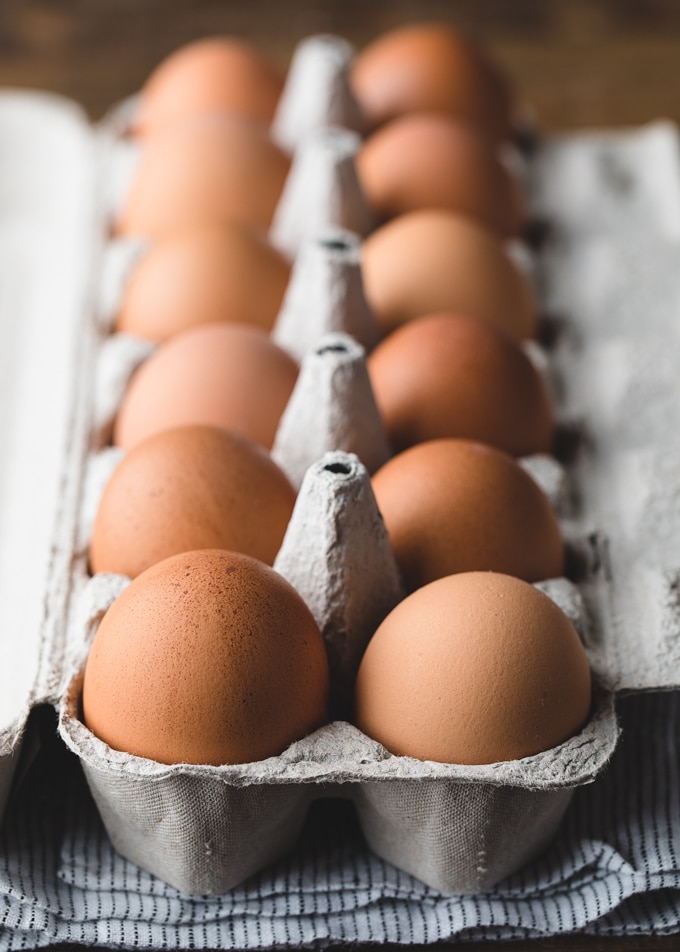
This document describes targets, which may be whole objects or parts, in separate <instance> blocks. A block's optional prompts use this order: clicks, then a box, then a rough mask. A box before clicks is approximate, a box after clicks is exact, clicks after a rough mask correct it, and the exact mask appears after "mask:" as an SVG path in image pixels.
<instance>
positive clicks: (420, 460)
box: [372, 439, 564, 591]
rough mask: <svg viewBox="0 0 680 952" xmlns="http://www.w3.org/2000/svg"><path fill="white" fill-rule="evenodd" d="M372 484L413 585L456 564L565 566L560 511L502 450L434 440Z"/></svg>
mask: <svg viewBox="0 0 680 952" xmlns="http://www.w3.org/2000/svg"><path fill="white" fill-rule="evenodd" d="M372 485H373V491H374V493H375V497H376V500H377V502H378V508H379V509H380V512H381V513H382V516H383V519H384V520H385V526H386V528H387V532H388V535H389V538H390V542H391V544H392V548H393V550H394V554H395V557H396V560H397V564H398V566H399V569H400V571H401V574H402V578H403V580H404V584H405V586H406V588H407V589H408V590H409V591H413V590H414V589H417V588H420V587H421V586H423V585H426V584H427V583H428V582H432V581H434V580H435V579H437V578H441V577H442V576H445V575H453V574H454V573H456V572H471V571H487V570H488V571H493V572H505V573H507V574H508V575H516V576H517V577H518V578H523V579H526V580H527V581H529V582H534V581H539V580H541V579H547V578H555V577H558V576H560V575H562V574H563V571H564V544H563V540H562V533H561V530H560V525H559V522H558V520H557V517H556V515H555V512H554V510H553V508H552V506H551V505H550V502H549V500H548V498H547V496H546V495H545V494H544V493H543V492H542V490H541V489H540V488H539V486H538V484H537V483H536V482H535V481H534V480H533V479H532V477H531V476H530V475H529V474H528V473H527V472H526V471H525V470H524V469H523V468H522V467H521V466H520V465H519V463H518V462H517V461H516V460H515V459H513V458H512V457H511V456H509V455H508V454H507V453H504V452H503V451H502V450H498V449H495V448H494V447H492V446H487V445H486V444H484V443H478V442H475V441H474V440H463V439H441V440H429V441H428V442H427V443H419V444H418V445H417V446H412V447H411V448H410V449H407V450H404V452H403V453H399V454H397V456H393V457H392V459H390V460H388V462H387V463H385V465H384V466H382V467H381V468H380V469H379V470H378V471H377V473H375V474H374V475H373V479H372Z"/></svg>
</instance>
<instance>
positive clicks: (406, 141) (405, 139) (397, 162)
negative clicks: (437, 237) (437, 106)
mask: <svg viewBox="0 0 680 952" xmlns="http://www.w3.org/2000/svg"><path fill="white" fill-rule="evenodd" d="M356 163H357V172H358V175H359V180H360V182H361V185H362V188H363V190H364V194H365V195H366V198H367V200H368V203H369V205H370V206H371V208H372V209H373V211H374V212H375V214H376V217H377V218H378V220H383V221H384V220H387V219H390V218H394V217H395V216H397V215H402V214H404V213H406V212H410V211H416V210H418V209H421V208H449V209H451V210H452V211H457V212H462V213H463V214H466V215H470V216H471V217H473V218H476V219H478V220H479V221H481V222H482V223H483V224H485V225H488V226H489V227H491V228H493V229H494V230H495V231H497V232H498V233H499V234H501V235H508V236H512V235H517V234H519V232H520V231H521V230H522V228H523V226H524V224H525V219H526V210H525V202H524V198H523V196H522V192H521V189H520V186H519V183H518V181H517V180H516V179H515V178H514V176H513V175H512V174H511V172H510V170H509V168H508V167H507V165H506V164H504V163H503V162H502V161H501V158H500V155H499V153H498V151H497V150H496V149H494V148H493V147H491V146H490V145H489V143H488V142H487V141H486V140H485V139H484V137H483V136H482V135H480V134H479V133H478V132H477V131H476V130H475V128H474V127H473V126H471V125H470V124H469V123H466V122H461V121H460V120H456V119H453V118H451V117H449V116H446V115H442V114H438V113H432V112H430V113H425V112H417V113H409V114H408V115H405V116H401V117H399V118H397V119H393V120H392V121H391V122H388V123H386V124H385V125H384V126H382V127H381V128H380V129H378V130H376V131H375V132H374V133H373V134H372V135H371V136H369V137H368V139H367V140H366V141H365V142H364V144H363V146H362V148H361V150H360V151H359V153H358V155H357V159H356Z"/></svg>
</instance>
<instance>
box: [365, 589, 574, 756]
mask: <svg viewBox="0 0 680 952" xmlns="http://www.w3.org/2000/svg"><path fill="white" fill-rule="evenodd" d="M590 702H591V680H590V671H589V667H588V660H587V656H586V653H585V651H584V648H583V646H582V644H581V641H580V639H579V636H578V634H577V632H576V630H575V629H574V627H573V625H572V624H571V622H570V621H569V619H568V618H567V617H566V615H564V614H563V612H562V611H561V610H560V609H559V608H558V607H557V605H556V604H555V603H554V602H553V601H551V599H550V598H548V596H547V595H544V594H543V593H542V592H539V591H538V590H537V589H536V588H534V587H533V586H532V585H529V584H528V583H527V582H524V581H522V580H520V579H517V578H513V577H511V576H507V575H503V574H497V573H494V572H471V573H463V574H460V575H452V576H449V577H447V578H442V579H439V580H438V581H435V582H432V583H431V584H430V585H427V586H425V587H424V588H421V589H419V591H417V592H415V593H414V594H412V595H410V596H409V597H408V598H406V599H405V600H404V601H403V602H401V603H400V604H399V605H397V607H396V608H395V609H393V611H392V612H391V613H390V614H389V615H388V616H387V618H386V619H385V621H384V622H383V623H382V624H381V625H380V627H379V628H378V630H377V631H376V632H375V634H374V636H373V638H372V639H371V641H370V642H369V644H368V647H367V649H366V652H365V654H364V657H363V659H362V662H361V666H360V668H359V673H358V677H357V682H356V695H355V719H356V723H357V724H358V726H359V727H360V728H361V729H362V730H363V731H364V732H365V733H366V734H368V735H369V736H371V737H373V738H374V739H376V740H378V741H380V743H382V744H383V745H384V746H385V747H386V748H387V749H388V750H389V751H391V753H393V754H398V755H403V756H408V757H416V758H418V759H420V760H434V761H439V762H442V763H457V764H487V763H496V762H499V761H504V760H514V759H519V758H522V757H529V756H531V755H533V754H537V753H539V752H541V751H544V750H549V749H551V748H553V747H556V746H557V745H558V744H561V743H562V742H564V741H566V740H567V739H569V738H570V737H572V736H573V735H575V734H576V733H578V731H579V730H580V729H581V728H582V727H583V726H584V724H585V722H586V720H587V718H588V716H589V712H590Z"/></svg>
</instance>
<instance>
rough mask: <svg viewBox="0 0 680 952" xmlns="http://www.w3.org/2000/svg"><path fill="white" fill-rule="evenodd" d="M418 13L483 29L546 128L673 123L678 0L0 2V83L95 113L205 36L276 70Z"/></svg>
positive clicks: (679, 114) (679, 102) (679, 43)
mask: <svg viewBox="0 0 680 952" xmlns="http://www.w3.org/2000/svg"><path fill="white" fill-rule="evenodd" d="M416 17H430V18H440V19H443V20H448V21H451V22H454V23H457V24H459V25H461V26H462V27H464V28H465V29H467V30H469V31H470V32H471V33H473V34H476V35H478V36H479V37H481V38H482V39H483V41H484V42H485V43H486V45H487V46H488V48H489V49H490V51H491V52H492V53H494V54H495V55H496V56H497V58H498V59H499V61H500V62H501V63H502V64H503V65H504V66H505V67H506V68H507V70H508V71H509V72H510V73H511V75H512V76H513V77H514V80H515V83H516V86H517V88H518V90H519V91H520V92H521V94H522V95H523V96H524V98H526V99H527V100H529V101H530V102H531V103H532V104H533V105H534V107H535V109H536V111H537V113H538V115H539V116H540V118H541V122H542V123H543V125H544V126H545V127H546V128H547V129H551V130H552V129H562V128H575V127H579V126H592V125H597V124H607V125H611V124H616V125H621V124H629V123H641V122H645V121H646V120H649V119H653V118H657V117H659V116H667V117H669V118H672V119H678V120H680V95H679V93H678V79H679V76H680V2H678V0H316V2H314V0H0V83H1V84H3V85H11V86H28V87H38V88H47V89H53V90H56V91H58V92H61V93H64V94H65V95H66V96H70V97H73V98H75V99H77V100H78V101H79V102H81V103H83V105H85V106H86V107H87V109H88V111H89V113H90V115H91V116H92V117H93V118H96V117H98V116H100V115H101V114H102V113H103V112H104V110H105V109H106V108H107V107H108V106H109V105H111V104H112V103H113V102H115V101H116V100H117V99H119V98H121V97H122V96H125V95H127V94H128V93H131V92H133V91H134V90H136V89H137V88H138V87H139V85H140V83H141V82H142V80H143V79H144V77H145V76H146V75H147V73H148V71H149V70H150V68H151V67H152V66H153V65H154V64H155V63H156V62H157V61H158V60H159V59H160V58H161V57H162V56H163V55H165V54H166V53H167V52H169V51H170V50H171V49H173V48H174V47H175V46H177V45H178V44H179V43H182V42H185V41H186V40H189V39H191V38H194V37H198V36H201V35H204V34H206V33H210V32H212V33H214V32H233V33H237V34H239V35H241V36H245V37H248V38H250V39H251V40H253V41H255V42H257V43H258V44H259V45H260V47H261V48H262V49H263V50H265V51H266V52H267V53H269V54H270V55H271V56H273V57H274V58H275V59H276V60H277V61H278V62H279V63H280V64H281V65H284V66H285V65H286V64H287V63H288V60H289V57H290V53H291V50H292V47H293V45H294V43H295V42H296V40H298V39H299V38H300V37H302V36H305V35H308V34H310V33H317V32H335V33H340V34H342V35H343V36H345V37H346V38H347V39H349V40H351V41H352V42H354V43H356V44H358V45H361V44H363V43H364V42H366V41H367V40H369V39H370V38H372V37H373V36H375V35H376V34H377V33H378V32H380V31H381V30H384V29H386V28H388V27H390V26H393V25H395V24H398V23H403V22H406V21H409V20H412V19H414V18H416Z"/></svg>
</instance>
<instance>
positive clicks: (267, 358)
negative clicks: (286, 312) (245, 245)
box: [113, 324, 298, 449]
mask: <svg viewBox="0 0 680 952" xmlns="http://www.w3.org/2000/svg"><path fill="white" fill-rule="evenodd" d="M297 374H298V365H297V364H296V362H295V361H294V360H293V358H292V357H290V356H289V355H288V354H287V353H286V352H285V351H283V350H282V349H281V348H280V347H277V346H276V344H275V343H274V342H273V341H272V340H270V338H269V335H268V334H267V333H266V332H265V331H264V330H262V328H259V327H252V326H249V325H247V324H202V325H200V326H197V327H193V328H190V329H189V330H186V331H182V332H181V333H180V334H176V335H175V336H174V337H172V338H171V339H170V340H167V341H166V342H165V343H164V344H161V345H160V346H159V347H158V349H157V350H156V351H155V353H153V354H152V355H151V356H150V357H149V358H148V359H147V360H145V361H144V362H143V363H142V364H141V365H140V366H139V367H138V368H137V370H136V371H135V372H134V374H133V376H132V378H131V380H130V383H129V385H128V388H127V390H126V391H125V395H124V397H123V400H122V402H121V405H120V407H119V410H118V414H117V416H116V419H115V422H114V432H113V440H114V443H115V444H116V445H117V446H120V447H122V448H123V449H130V448H131V447H133V446H134V445H135V444H137V443H139V442H140V441H141V440H143V439H145V438H146V437H147V436H151V435H152V434H153V433H156V432H159V431H160V430H164V429H168V428H170V427H174V426H181V425H183V424H188V423H205V424H210V425H213V426H221V427H224V428H225V429H228V430H234V431H235V432H237V433H240V434H241V435H243V436H246V437H248V438H249V439H252V440H254V441H255V442H256V443H260V444H261V445H262V446H264V447H265V448H266V449H271V446H272V443H273V441H274V436H275V434H276V428H277V426H278V423H279V419H280V417H281V414H282V413H283V410H284V408H285V406H286V404H287V402H288V399H289V397H290V394H291V392H292V390H293V387H294V385H295V381H296V380H297Z"/></svg>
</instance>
